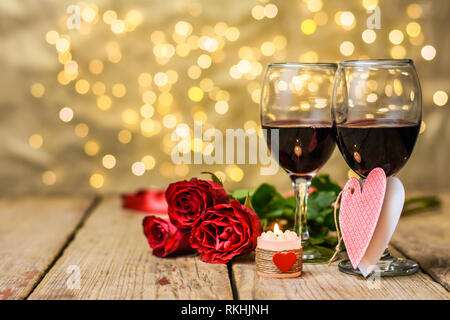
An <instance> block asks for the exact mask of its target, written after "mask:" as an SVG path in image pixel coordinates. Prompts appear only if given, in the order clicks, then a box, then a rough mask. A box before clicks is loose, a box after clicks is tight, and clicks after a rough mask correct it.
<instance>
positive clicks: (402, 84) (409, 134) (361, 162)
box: [332, 59, 422, 276]
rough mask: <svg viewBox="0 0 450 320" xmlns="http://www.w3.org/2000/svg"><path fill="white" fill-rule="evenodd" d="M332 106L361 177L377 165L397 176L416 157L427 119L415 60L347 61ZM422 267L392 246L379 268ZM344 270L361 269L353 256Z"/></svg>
mask: <svg viewBox="0 0 450 320" xmlns="http://www.w3.org/2000/svg"><path fill="white" fill-rule="evenodd" d="M332 111H333V113H332V114H333V121H334V124H335V126H336V134H337V142H338V147H339V150H340V151H341V153H342V155H343V157H344V159H345V161H346V162H347V164H348V166H349V167H350V168H351V169H352V170H353V171H354V172H356V173H357V174H358V175H359V176H360V177H361V179H365V178H366V177H367V175H368V174H369V173H370V171H372V170H373V169H374V168H377V167H379V168H382V169H383V170H384V172H385V173H386V176H387V177H389V176H392V175H395V174H396V173H397V172H398V171H399V170H400V169H401V168H402V167H403V166H404V165H405V164H406V162H407V161H408V159H409V157H410V156H411V153H412V151H413V148H414V145H415V143H416V140H417V136H418V134H419V130H420V123H421V120H422V94H421V89H420V83H419V77H418V76H417V72H416V68H415V67H414V63H413V61H412V60H409V59H401V60H396V59H388V60H386V59H372V60H358V61H357V60H349V61H343V62H341V63H340V65H339V69H338V72H337V74H336V81H335V88H334V98H333V108H332ZM362 181H364V180H362ZM418 269H419V265H418V264H417V263H416V262H414V261H412V260H409V259H403V258H396V257H392V256H391V255H390V253H389V251H388V250H387V249H386V250H385V253H384V254H383V256H382V258H381V260H380V262H379V263H378V264H377V269H376V270H377V272H378V273H379V274H380V275H381V276H397V275H409V274H413V273H415V272H417V270H418ZM339 270H340V271H342V272H345V273H349V274H360V271H359V270H358V269H357V270H354V269H353V267H352V265H351V263H350V261H349V260H345V261H342V262H341V263H340V264H339Z"/></svg>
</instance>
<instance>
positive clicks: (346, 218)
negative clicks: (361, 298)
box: [339, 168, 386, 269]
mask: <svg viewBox="0 0 450 320" xmlns="http://www.w3.org/2000/svg"><path fill="white" fill-rule="evenodd" d="M385 192H386V174H385V173H384V171H383V169H381V168H375V169H373V170H372V171H371V172H370V173H369V175H368V177H367V179H366V181H365V182H364V185H363V190H362V192H361V187H360V183H359V180H358V179H356V178H351V179H350V180H349V181H347V183H346V184H345V187H344V192H343V193H342V200H341V206H340V210H339V225H340V228H341V233H342V238H343V240H344V243H345V248H346V249H347V254H348V257H349V259H350V261H351V263H352V266H353V268H354V269H356V268H357V267H358V265H359V263H360V262H361V259H362V258H363V257H364V254H365V253H366V250H367V248H368V246H369V243H370V241H371V239H372V236H373V233H374V231H375V227H376V225H377V222H378V218H379V216H380V212H381V208H382V206H383V200H384V195H385Z"/></svg>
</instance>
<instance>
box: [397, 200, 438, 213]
mask: <svg viewBox="0 0 450 320" xmlns="http://www.w3.org/2000/svg"><path fill="white" fill-rule="evenodd" d="M440 205H441V201H440V200H439V198H437V197H435V196H429V197H414V198H408V199H406V201H405V204H404V205H403V212H402V216H405V215H409V214H412V213H418V212H421V211H425V210H428V209H432V208H436V207H439V206H440Z"/></svg>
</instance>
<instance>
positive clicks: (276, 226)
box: [273, 223, 282, 234]
mask: <svg viewBox="0 0 450 320" xmlns="http://www.w3.org/2000/svg"><path fill="white" fill-rule="evenodd" d="M273 233H275V234H282V232H281V230H280V227H279V226H278V223H275V225H274V227H273Z"/></svg>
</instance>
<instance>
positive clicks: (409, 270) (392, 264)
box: [338, 252, 419, 277]
mask: <svg viewBox="0 0 450 320" xmlns="http://www.w3.org/2000/svg"><path fill="white" fill-rule="evenodd" d="M338 268H339V271H341V272H344V273H347V274H352V275H361V272H360V271H359V269H356V270H355V269H353V267H352V264H351V262H350V260H344V261H341V262H340V263H339V266H338ZM377 269H378V271H377V272H379V274H380V276H381V277H393V276H409V275H412V274H414V273H416V272H417V271H419V264H418V263H417V262H415V261H413V260H409V259H403V258H397V257H393V256H391V254H390V253H389V252H387V254H386V255H384V256H383V257H382V258H381V259H380V261H379V262H378V263H377Z"/></svg>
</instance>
